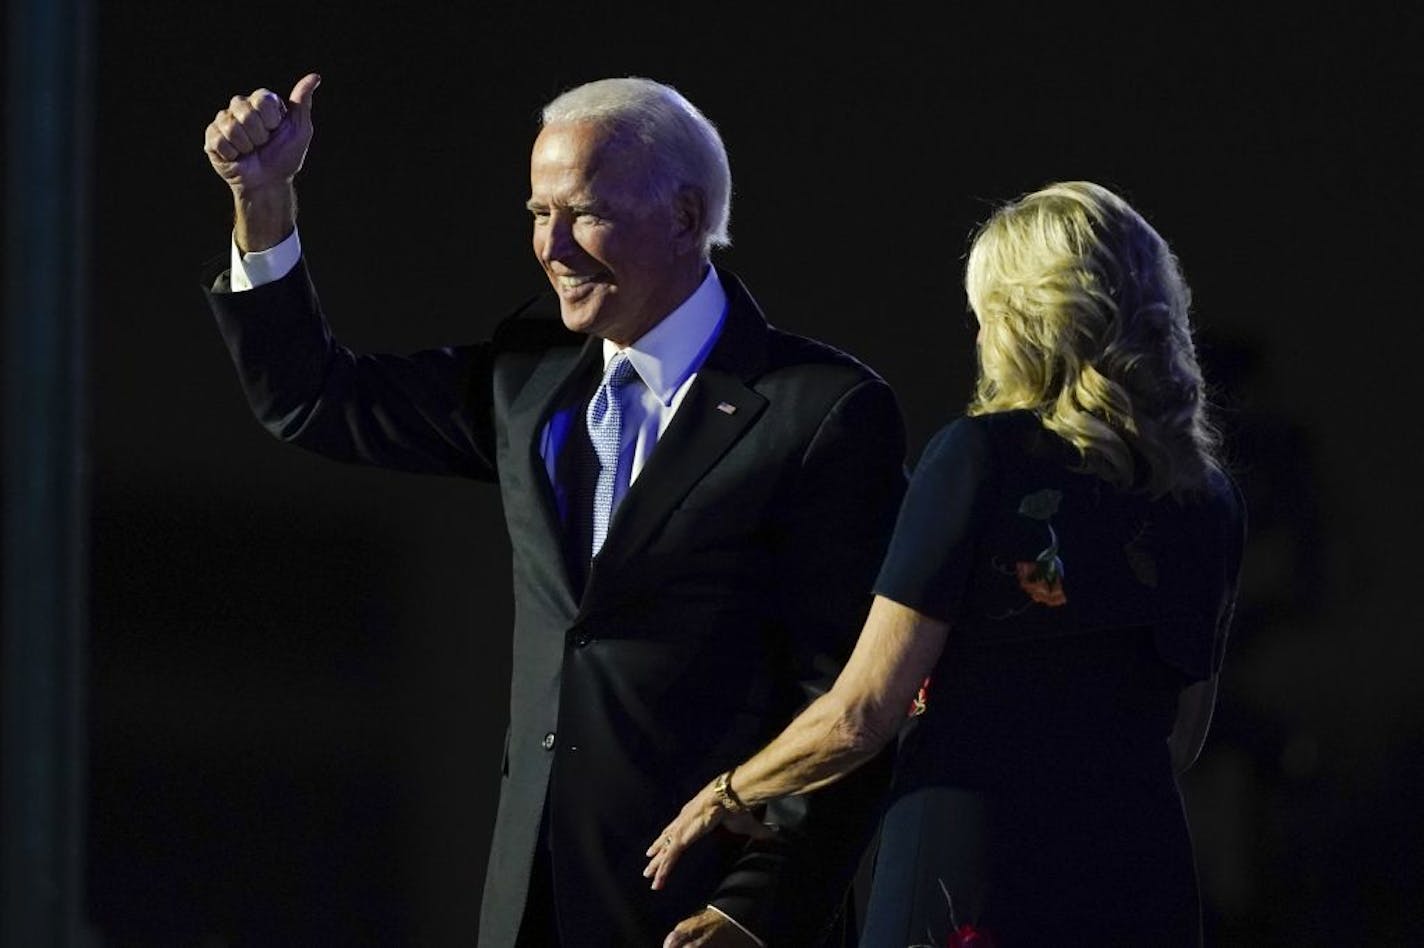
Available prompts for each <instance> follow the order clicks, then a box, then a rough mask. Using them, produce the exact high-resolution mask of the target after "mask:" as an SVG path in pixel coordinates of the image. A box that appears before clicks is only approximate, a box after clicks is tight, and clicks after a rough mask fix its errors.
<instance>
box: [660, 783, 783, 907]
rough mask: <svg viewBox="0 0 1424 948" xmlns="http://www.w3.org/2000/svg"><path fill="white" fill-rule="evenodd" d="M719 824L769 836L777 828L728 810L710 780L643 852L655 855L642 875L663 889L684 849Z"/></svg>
mask: <svg viewBox="0 0 1424 948" xmlns="http://www.w3.org/2000/svg"><path fill="white" fill-rule="evenodd" d="M718 826H723V827H726V828H727V829H729V830H731V831H732V832H733V833H739V834H741V835H743V836H750V837H752V838H753V839H766V838H767V837H768V836H773V835H775V833H776V830H775V829H774V828H772V827H770V826H767V825H766V824H765V823H763V822H762V821H761V820H758V819H757V818H756V817H755V816H752V814H751V813H749V812H743V813H729V812H727V810H725V809H724V808H723V807H722V804H721V803H720V802H718V800H717V793H716V791H715V790H713V789H712V784H710V783H709V784H708V785H707V786H705V787H703V788H702V789H701V790H700V791H698V793H697V796H695V797H693V798H692V799H691V800H688V801H687V805H686V806H684V807H683V808H682V812H681V813H679V814H678V815H677V819H675V820H673V821H672V822H671V823H669V824H668V825H667V826H665V827H663V831H662V832H661V833H659V834H658V838H657V840H656V841H654V843H653V844H652V845H651V846H649V847H648V849H647V851H646V852H645V853H643V855H645V856H651V857H652V859H651V860H650V861H649V862H648V865H647V868H645V869H644V870H643V878H644V879H649V878H651V879H652V880H653V885H652V887H653V888H654V889H661V888H662V887H663V883H664V882H665V881H666V880H667V877H668V875H669V874H671V872H672V867H673V866H675V865H676V864H677V860H678V859H679V858H680V857H681V856H682V854H683V851H684V850H686V849H687V847H689V846H691V845H692V844H693V843H695V842H697V841H698V840H699V839H701V838H702V837H704V836H706V835H707V834H708V833H710V832H711V831H712V830H713V829H714V828H716V827H718Z"/></svg>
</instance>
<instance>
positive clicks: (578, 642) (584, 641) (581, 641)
mask: <svg viewBox="0 0 1424 948" xmlns="http://www.w3.org/2000/svg"><path fill="white" fill-rule="evenodd" d="M592 641H593V639H592V638H591V637H590V636H587V635H579V636H576V637H575V638H574V648H585V647H587V646H588V643H590V642H592Z"/></svg>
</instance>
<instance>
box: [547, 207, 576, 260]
mask: <svg viewBox="0 0 1424 948" xmlns="http://www.w3.org/2000/svg"><path fill="white" fill-rule="evenodd" d="M577 246H578V245H577V244H575V243H574V235H573V228H572V227H571V226H570V225H569V220H568V218H566V217H564V216H563V215H562V214H557V213H556V214H551V215H549V220H548V223H546V224H545V225H544V240H543V242H542V245H541V246H540V248H539V259H540V260H541V261H542V262H544V263H553V262H555V261H560V262H566V261H568V260H569V259H570V258H571V257H572V256H573V255H574V253H575V250H576V248H577Z"/></svg>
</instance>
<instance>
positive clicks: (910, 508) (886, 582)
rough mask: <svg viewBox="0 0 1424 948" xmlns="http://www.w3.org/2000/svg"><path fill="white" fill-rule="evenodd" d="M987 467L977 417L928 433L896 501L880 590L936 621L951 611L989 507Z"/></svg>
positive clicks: (961, 591)
mask: <svg viewBox="0 0 1424 948" xmlns="http://www.w3.org/2000/svg"><path fill="white" fill-rule="evenodd" d="M992 468H993V453H992V451H991V450H990V444H989V438H988V433H987V431H986V426H985V424H984V423H983V422H982V421H980V420H978V419H974V418H961V419H959V420H958V421H955V422H953V423H952V424H950V425H948V426H946V427H945V428H942V429H941V430H940V431H939V432H938V433H937V434H936V435H935V436H934V437H933V438H932V439H930V443H929V444H928V445H927V446H926V447H925V450H924V454H922V455H921V456H920V462H919V464H918V465H917V466H916V467H915V475H914V477H913V478H912V479H911V481H910V488H909V491H908V493H907V494H906V495H905V502H904V504H903V505H902V506H901V507H900V517H899V520H898V521H897V522H896V524H895V535H894V537H893V538H892V539H891V541H890V550H889V552H888V553H887V554H886V556H885V562H884V564H883V565H882V566H881V568H880V577H879V578H878V579H877V580H876V582H875V592H876V594H877V595H881V596H884V597H885V598H887V599H893V600H894V601H895V602H898V603H900V604H901V605H904V606H909V607H910V608H911V609H914V610H915V611H917V612H922V613H924V614H925V615H927V616H930V617H932V618H935V619H939V620H941V621H945V622H948V621H950V620H952V619H953V618H954V617H955V615H956V614H957V613H958V611H959V605H960V602H961V601H962V599H963V597H964V591H965V587H966V585H967V584H968V581H969V575H970V573H971V571H972V568H973V563H974V551H975V547H976V546H977V540H978V537H979V535H980V532H981V531H980V527H981V524H982V523H983V522H984V519H985V516H986V514H987V505H986V502H985V501H986V496H987V494H988V493H989V491H990V490H991V480H992V476H993V470H992Z"/></svg>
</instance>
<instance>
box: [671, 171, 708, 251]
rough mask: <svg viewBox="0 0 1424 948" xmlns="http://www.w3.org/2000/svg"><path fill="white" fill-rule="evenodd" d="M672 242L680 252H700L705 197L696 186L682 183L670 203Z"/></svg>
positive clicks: (705, 219) (705, 216)
mask: <svg viewBox="0 0 1424 948" xmlns="http://www.w3.org/2000/svg"><path fill="white" fill-rule="evenodd" d="M672 223H673V243H674V246H676V248H677V249H678V251H679V252H682V253H692V252H695V253H701V252H702V236H703V234H705V233H706V223H707V199H706V197H704V196H703V194H702V191H701V190H700V189H698V188H694V187H690V186H688V185H683V186H682V187H680V188H678V189H677V194H675V195H674V196H673V203H672Z"/></svg>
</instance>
